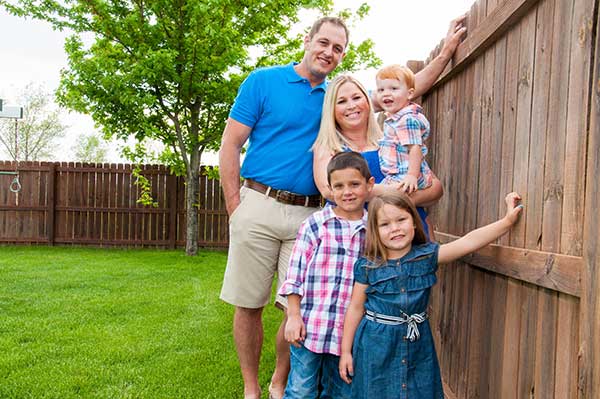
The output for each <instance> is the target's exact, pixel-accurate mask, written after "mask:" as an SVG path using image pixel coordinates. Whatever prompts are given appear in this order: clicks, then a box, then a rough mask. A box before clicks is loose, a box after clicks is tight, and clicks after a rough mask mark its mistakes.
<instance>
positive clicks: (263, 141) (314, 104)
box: [229, 63, 326, 195]
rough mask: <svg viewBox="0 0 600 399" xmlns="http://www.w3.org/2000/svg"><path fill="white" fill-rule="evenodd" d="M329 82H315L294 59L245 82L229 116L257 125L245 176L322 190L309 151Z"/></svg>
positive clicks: (304, 190)
mask: <svg viewBox="0 0 600 399" xmlns="http://www.w3.org/2000/svg"><path fill="white" fill-rule="evenodd" d="M325 88H326V83H325V82H323V83H322V84H320V85H318V86H315V87H311V86H310V83H309V82H308V80H307V79H305V78H303V77H301V76H300V75H298V74H297V73H296V71H295V70H294V64H293V63H291V64H288V65H280V66H274V67H268V68H260V69H257V70H255V71H253V72H252V73H251V74H250V75H248V77H247V78H246V80H245V81H244V82H243V83H242V85H241V86H240V89H239V91H238V95H237V97H236V99H235V103H234V104H233V108H232V109H231V112H230V114H229V116H230V118H232V119H235V120H236V121H238V122H240V123H242V124H244V125H246V126H248V127H250V128H252V131H251V133H250V137H249V139H248V148H247V152H246V156H245V158H244V162H243V164H242V169H241V175H242V176H243V177H244V178H247V179H253V180H256V181H258V182H260V183H262V184H266V185H268V186H271V187H273V188H276V189H279V190H287V191H291V192H294V193H298V194H303V195H313V194H318V192H319V191H318V190H317V187H316V185H315V182H314V180H313V153H312V151H310V148H311V147H312V145H313V143H314V141H315V139H316V138H317V134H318V132H319V125H320V122H321V108H322V107H323V98H324V95H325Z"/></svg>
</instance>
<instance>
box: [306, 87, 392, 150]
mask: <svg viewBox="0 0 600 399" xmlns="http://www.w3.org/2000/svg"><path fill="white" fill-rule="evenodd" d="M345 83H354V84H355V85H356V87H358V89H359V90H360V91H361V92H362V93H363V95H364V96H365V98H366V100H367V102H368V104H369V119H368V120H367V132H366V133H367V141H368V143H369V144H370V145H373V146H377V142H378V141H379V139H380V138H381V130H380V129H379V126H378V125H377V121H376V120H375V115H374V114H373V105H372V104H371V99H370V98H369V94H368V92H367V90H366V89H365V88H364V86H363V85H362V84H361V83H360V82H359V81H358V80H356V79H355V78H353V77H352V76H350V75H338V76H336V77H335V79H333V81H331V82H330V83H329V84H328V85H327V92H326V93H325V99H324V100H323V113H322V115H321V127H320V129H319V135H318V136H317V139H316V140H315V143H314V144H313V149H315V148H317V147H323V148H326V149H328V150H330V151H332V152H334V153H335V152H341V151H343V150H344V146H348V147H350V142H349V141H348V139H346V138H345V137H344V135H343V134H342V132H340V127H339V125H338V124H337V122H336V121H335V101H336V98H337V95H338V91H339V89H340V87H341V86H342V85H343V84H345Z"/></svg>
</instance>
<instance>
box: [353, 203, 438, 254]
mask: <svg viewBox="0 0 600 399" xmlns="http://www.w3.org/2000/svg"><path fill="white" fill-rule="evenodd" d="M385 204H388V205H393V206H395V207H398V208H400V209H404V210H405V211H406V212H408V213H409V214H410V215H411V216H412V219H413V223H414V224H415V236H414V237H413V240H412V245H419V244H425V243H426V242H427V236H426V235H425V231H424V230H423V223H422V222H421V218H420V217H419V213H418V212H417V209H416V208H415V205H414V204H413V203H412V201H411V200H410V199H409V198H408V196H407V195H406V194H404V193H401V192H386V193H384V194H382V195H380V196H378V197H375V198H373V199H372V200H371V202H369V217H368V221H367V239H366V244H365V257H366V258H367V259H369V260H370V261H371V262H373V263H374V264H376V265H381V264H383V263H385V262H387V260H388V258H387V248H386V247H385V246H384V245H383V242H382V241H381V237H380V236H379V220H378V219H379V211H380V210H381V208H383V206H384V205H385Z"/></svg>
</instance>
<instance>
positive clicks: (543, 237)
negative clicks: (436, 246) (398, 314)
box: [423, 0, 600, 399]
mask: <svg viewBox="0 0 600 399" xmlns="http://www.w3.org/2000/svg"><path fill="white" fill-rule="evenodd" d="M598 8H599V6H598V0H504V1H502V0H487V1H486V0H479V1H477V2H476V3H475V4H474V5H473V7H472V9H471V11H470V13H469V15H468V21H467V24H468V29H469V33H468V37H467V39H466V40H465V41H464V42H463V43H462V44H461V46H460V47H459V48H458V50H457V54H456V55H455V57H454V60H453V63H452V65H451V66H450V67H449V68H448V69H447V70H446V71H445V73H444V75H443V76H442V78H441V79H440V80H439V81H438V82H437V84H436V85H435V87H434V89H433V90H432V91H430V92H429V93H428V94H427V95H426V96H425V97H424V98H423V104H424V108H425V113H426V115H427V116H428V117H429V118H430V121H431V124H432V143H431V147H432V151H431V153H432V158H431V165H432V169H433V170H434V172H435V173H436V174H437V175H438V176H439V177H440V179H441V180H442V182H443V185H444V188H445V194H444V197H443V198H442V200H441V201H440V203H439V204H438V205H437V206H436V207H435V208H434V209H433V215H432V216H433V220H434V223H435V224H436V230H437V233H436V234H437V239H438V240H439V241H442V242H448V241H451V240H453V239H454V238H455V237H456V236H460V235H463V234H464V233H466V232H467V231H469V230H471V229H473V228H475V227H477V226H481V225H484V224H487V223H489V222H492V221H493V220H495V219H497V218H498V217H500V216H502V215H503V214H504V212H505V205H504V203H503V198H504V195H505V194H506V193H508V192H510V191H513V190H514V191H518V192H519V193H520V194H521V195H522V197H523V203H524V205H525V212H524V215H523V217H522V218H521V220H520V221H519V223H518V224H517V225H516V226H515V228H514V229H513V230H512V231H511V232H510V234H509V235H507V236H506V237H503V238H502V239H500V240H499V241H498V243H497V245H494V246H491V247H489V248H486V249H485V250H482V251H480V252H478V253H477V254H475V255H473V256H469V257H467V258H465V259H463V261H462V262H457V263H456V264H452V265H447V266H445V267H442V268H441V270H440V275H439V277H440V278H439V284H438V285H437V287H436V288H435V290H434V293H433V295H432V301H431V305H432V309H433V310H432V311H433V316H432V327H433V329H434V330H435V334H434V335H435V338H436V344H437V347H438V352H439V355H440V362H441V367H442V374H443V379H444V382H445V385H446V388H447V392H448V394H449V396H450V397H458V398H544V399H545V398H600V334H599V333H598V332H599V331H600V300H599V298H600V297H599V295H600V290H599V288H600V245H599V242H600V240H599V233H600V231H599V227H598V224H599V222H600V179H599V177H598V176H600V174H599V173H600V125H599V122H600V121H599V117H600V66H599V64H600V62H599V61H600V57H599V56H600V44H599V43H600V40H599V38H600V36H599V35H598V27H599V25H600V23H599V22H600V21H599V19H598ZM437 51H438V50H435V51H434V52H433V53H432V56H435V55H436V54H437Z"/></svg>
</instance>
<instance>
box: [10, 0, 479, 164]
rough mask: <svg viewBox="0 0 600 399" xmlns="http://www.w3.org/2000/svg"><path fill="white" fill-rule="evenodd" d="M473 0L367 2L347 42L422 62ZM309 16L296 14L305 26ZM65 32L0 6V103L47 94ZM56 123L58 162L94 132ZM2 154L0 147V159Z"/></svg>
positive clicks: (80, 123)
mask: <svg viewBox="0 0 600 399" xmlns="http://www.w3.org/2000/svg"><path fill="white" fill-rule="evenodd" d="M364 1H365V0H335V3H336V8H351V9H356V8H358V6H359V5H360V4H361V3H362V2H364ZM473 2H474V0H419V1H405V0H371V1H370V2H368V3H369V4H370V6H371V11H370V13H369V15H368V16H367V17H366V18H365V19H364V20H362V21H360V22H359V23H358V24H357V25H356V26H354V27H352V28H351V31H350V37H351V40H353V41H354V40H356V41H359V40H362V39H364V38H371V39H372V40H373V41H374V43H375V53H376V54H377V55H378V56H379V58H381V60H382V61H383V64H384V65H386V64H392V63H400V64H404V63H406V61H408V60H425V59H426V58H427V57H428V55H429V53H430V52H431V50H433V49H434V48H435V47H436V46H437V44H438V43H439V42H440V40H442V39H443V38H444V37H445V35H446V31H447V30H448V25H449V23H450V21H451V20H452V19H453V18H454V17H456V16H458V15H461V14H463V13H465V12H466V11H468V10H469V8H470V7H471V4H472V3H473ZM314 18H315V16H314V15H310V14H309V13H307V14H306V15H302V24H303V25H304V26H306V27H309V26H310V25H311V24H312V22H313V20H314ZM66 36H67V34H66V33H62V32H58V31H53V30H52V28H51V27H50V25H49V24H48V23H46V22H41V21H36V20H30V19H24V18H18V17H14V16H11V15H9V14H8V13H7V12H6V11H5V10H4V9H1V8H0V38H1V39H0V98H2V99H4V104H5V105H19V104H17V103H16V102H15V96H16V95H17V93H18V92H19V91H20V90H22V89H23V88H24V87H25V86H26V85H27V84H29V83H34V84H36V85H42V86H43V87H45V88H46V89H47V90H48V91H50V92H53V91H54V90H55V89H56V88H57V86H58V83H59V80H60V76H59V73H60V70H61V68H65V67H66V66H67V58H66V55H65V52H64V49H63V45H64V41H65V38H66ZM374 75H375V71H374V70H366V71H358V72H356V73H355V76H356V77H357V78H358V79H359V80H361V82H363V83H364V84H365V86H366V87H367V88H373V87H374V85H375V80H374ZM62 122H63V123H64V124H66V125H68V126H69V128H68V131H67V134H66V136H65V138H64V139H63V141H62V142H61V151H59V152H60V154H61V156H60V159H57V160H58V161H70V160H73V154H72V151H71V146H72V145H73V142H74V140H75V138H76V137H77V136H78V135H79V134H90V133H92V132H93V131H95V130H96V129H95V127H94V123H93V121H92V120H91V118H90V117H88V116H86V115H80V114H76V113H69V112H66V111H65V112H64V113H63V114H62ZM118 147H119V145H118V144H114V145H111V150H110V152H109V161H110V162H119V161H121V159H120V155H119V152H118V151H117V150H116V149H117V148H118ZM6 157H7V155H6V154H4V153H2V150H1V149H0V159H5V158H6ZM215 162H216V157H215V156H214V155H208V156H203V163H207V164H213V163H215Z"/></svg>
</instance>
